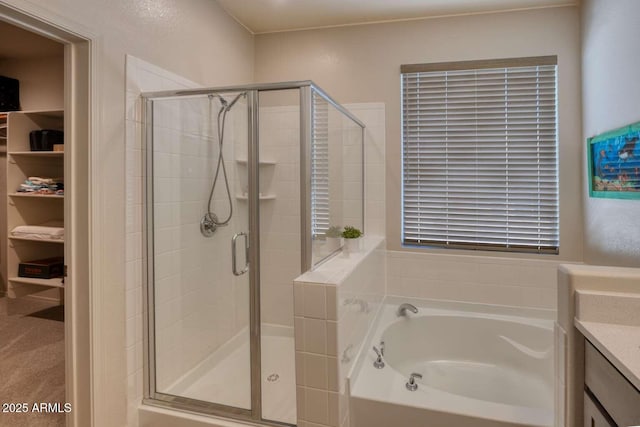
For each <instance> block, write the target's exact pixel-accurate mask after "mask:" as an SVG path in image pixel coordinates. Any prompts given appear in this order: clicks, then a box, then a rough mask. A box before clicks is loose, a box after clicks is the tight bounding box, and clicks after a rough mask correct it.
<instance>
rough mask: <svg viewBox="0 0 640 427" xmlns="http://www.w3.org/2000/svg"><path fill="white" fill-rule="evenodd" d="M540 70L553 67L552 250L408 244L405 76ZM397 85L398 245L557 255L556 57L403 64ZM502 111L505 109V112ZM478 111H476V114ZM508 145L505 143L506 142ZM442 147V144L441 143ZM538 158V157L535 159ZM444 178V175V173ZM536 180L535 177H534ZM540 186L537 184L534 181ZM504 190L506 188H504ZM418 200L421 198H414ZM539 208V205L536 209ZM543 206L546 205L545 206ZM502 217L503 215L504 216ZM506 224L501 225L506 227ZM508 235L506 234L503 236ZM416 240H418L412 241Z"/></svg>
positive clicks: (476, 244) (471, 244) (503, 245)
mask: <svg viewBox="0 0 640 427" xmlns="http://www.w3.org/2000/svg"><path fill="white" fill-rule="evenodd" d="M543 66H554V67H555V69H554V76H555V81H554V87H553V89H554V95H555V97H554V103H555V107H554V113H555V115H554V120H553V124H554V152H553V155H554V159H553V165H554V168H555V169H554V175H555V190H554V191H555V202H554V203H555V205H554V204H552V205H551V206H552V207H553V206H555V212H554V217H553V218H554V219H555V224H554V225H555V228H554V231H553V232H552V233H549V234H550V235H552V236H553V237H555V242H554V243H555V246H544V245H540V244H539V245H538V246H534V245H510V244H509V242H508V240H503V242H502V243H501V244H496V243H486V244H484V243H480V242H477V241H476V242H473V241H471V240H469V241H468V242H466V243H459V242H449V241H448V239H447V242H436V241H425V242H424V243H419V242H415V241H408V239H407V238H406V234H407V227H406V225H405V220H406V213H405V209H406V203H405V185H406V183H407V175H406V171H405V169H406V165H405V163H406V160H407V154H406V152H405V150H406V148H407V137H406V135H405V132H406V128H407V127H408V125H407V123H406V122H405V108H406V106H405V87H404V81H405V80H404V78H405V75H406V74H413V73H431V72H440V73H443V72H453V71H467V70H468V71H473V72H476V71H480V70H489V69H501V68H505V69H507V68H509V69H511V68H513V69H516V68H520V67H543ZM507 74H508V71H505V75H507ZM400 83H401V90H400V96H401V156H400V157H401V164H402V179H401V203H400V207H401V230H400V231H401V233H400V236H401V245H402V247H410V248H434V249H440V248H447V249H459V250H477V251H499V252H504V253H529V254H551V255H558V254H559V252H560V169H559V164H558V159H559V154H560V150H559V134H558V129H559V120H558V110H559V100H558V63H557V56H539V57H523V58H505V59H493V60H475V61H456V62H440V63H427V64H405V65H402V66H401V67H400ZM505 110H506V108H505ZM476 111H478V110H476ZM506 126H508V122H506V121H505V127H506ZM507 141H508V140H507ZM443 144H444V145H446V143H443ZM539 157H540V155H539V154H538V158H539ZM505 171H507V169H505ZM445 174H448V172H445ZM538 178H539V176H538ZM537 182H540V181H537ZM507 187H508V185H507ZM418 197H419V198H422V197H424V196H418ZM539 206H540V205H539ZM545 206H546V205H545ZM504 211H505V212H508V211H509V209H508V208H505V209H504ZM505 216H506V215H505ZM540 218H542V215H540V214H539V216H538V221H540ZM507 222H508V221H505V223H507ZM505 234H508V233H505ZM542 235H544V234H543V233H539V235H538V238H537V240H538V241H539V242H540V241H541V240H543V239H541V237H540V236H542ZM414 240H419V239H414Z"/></svg>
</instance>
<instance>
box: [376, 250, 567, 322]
mask: <svg viewBox="0 0 640 427" xmlns="http://www.w3.org/2000/svg"><path fill="white" fill-rule="evenodd" d="M448 252H449V251H446V250H442V251H439V253H435V252H422V253H420V252H398V251H388V252H387V263H388V275H387V295H396V296H405V297H410V298H428V299H440V300H449V301H461V302H474V303H484V304H497V305H507V306H513V307H530V308H542V309H552V310H555V309H556V308H557V302H556V299H557V291H556V287H557V283H558V278H557V276H558V266H559V265H560V264H561V262H559V261H554V260H551V259H550V260H544V259H526V258H503V257H499V256H491V257H489V256H475V255H453V254H450V253H448Z"/></svg>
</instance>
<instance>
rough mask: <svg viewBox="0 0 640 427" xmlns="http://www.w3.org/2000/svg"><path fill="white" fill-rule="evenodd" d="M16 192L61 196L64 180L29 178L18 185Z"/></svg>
mask: <svg viewBox="0 0 640 427" xmlns="http://www.w3.org/2000/svg"><path fill="white" fill-rule="evenodd" d="M16 191H17V192H18V193H36V194H56V195H59V196H63V195H64V180H63V179H62V178H41V177H38V176H30V177H29V178H27V179H25V180H24V182H23V183H22V184H20V186H19V187H18V189H17V190H16Z"/></svg>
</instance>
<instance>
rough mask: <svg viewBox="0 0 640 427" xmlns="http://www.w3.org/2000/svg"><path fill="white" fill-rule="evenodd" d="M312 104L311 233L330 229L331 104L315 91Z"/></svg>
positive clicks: (320, 233) (320, 232)
mask: <svg viewBox="0 0 640 427" xmlns="http://www.w3.org/2000/svg"><path fill="white" fill-rule="evenodd" d="M312 98H313V102H312V105H311V120H312V125H311V235H312V236H313V237H316V236H324V234H325V233H326V232H327V230H328V229H329V105H328V103H327V101H325V100H324V99H323V98H322V97H321V96H319V95H317V94H316V93H315V92H313V95H312Z"/></svg>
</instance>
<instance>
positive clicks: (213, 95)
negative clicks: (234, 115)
mask: <svg viewBox="0 0 640 427" xmlns="http://www.w3.org/2000/svg"><path fill="white" fill-rule="evenodd" d="M246 94H247V93H246V92H240V93H239V94H238V95H237V96H236V97H235V98H233V100H232V101H231V103H229V101H227V100H226V99H224V98H223V97H222V96H221V95H219V94H217V93H211V94H209V99H212V98H218V99H219V100H220V105H221V106H222V109H223V110H224V111H229V110H231V108H232V107H233V106H234V105H235V103H236V102H238V100H239V99H240V98H241V97H243V96H245V95H246Z"/></svg>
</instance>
